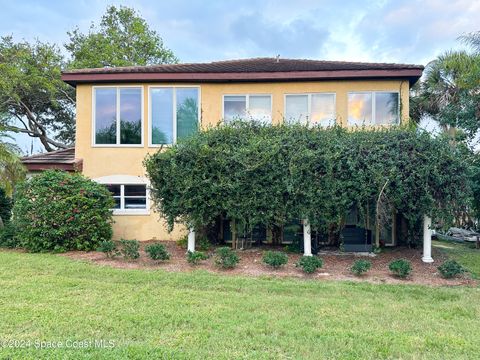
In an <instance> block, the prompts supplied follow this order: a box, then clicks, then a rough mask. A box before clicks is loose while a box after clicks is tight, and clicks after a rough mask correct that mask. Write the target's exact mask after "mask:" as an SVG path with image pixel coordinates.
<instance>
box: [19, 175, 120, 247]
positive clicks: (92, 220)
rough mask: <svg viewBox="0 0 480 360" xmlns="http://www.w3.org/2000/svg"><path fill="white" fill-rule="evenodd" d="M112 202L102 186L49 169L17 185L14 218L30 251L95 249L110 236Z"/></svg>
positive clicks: (22, 241)
mask: <svg viewBox="0 0 480 360" xmlns="http://www.w3.org/2000/svg"><path fill="white" fill-rule="evenodd" d="M113 206H114V201H113V198H112V195H111V193H110V192H109V191H108V190H107V188H106V187H105V186H103V185H101V184H98V183H96V182H95V181H92V180H90V179H87V178H86V177H84V176H82V175H81V174H78V173H75V174H69V173H67V172H63V171H53V170H50V171H45V172H43V173H41V174H39V175H36V176H34V177H32V178H31V179H29V180H27V181H26V182H24V183H23V184H20V185H18V187H17V192H16V196H15V204H14V207H13V213H14V217H13V222H14V223H15V227H16V229H17V237H18V239H19V241H20V244H21V246H23V247H25V248H26V249H27V250H29V251H32V252H42V251H56V252H61V251H67V250H95V249H97V247H98V245H99V244H100V242H102V241H105V240H110V239H111V237H112V226H111V223H112V211H111V210H110V209H112V208H113Z"/></svg>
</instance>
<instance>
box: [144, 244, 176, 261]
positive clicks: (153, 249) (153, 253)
mask: <svg viewBox="0 0 480 360" xmlns="http://www.w3.org/2000/svg"><path fill="white" fill-rule="evenodd" d="M145 252H146V253H147V254H148V256H149V257H150V259H152V260H161V261H165V260H168V259H170V254H169V253H168V251H167V249H166V248H165V245H163V244H150V245H147V246H146V247H145Z"/></svg>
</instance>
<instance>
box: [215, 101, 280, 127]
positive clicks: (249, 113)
mask: <svg viewBox="0 0 480 360" xmlns="http://www.w3.org/2000/svg"><path fill="white" fill-rule="evenodd" d="M223 119H224V120H225V122H226V123H229V122H232V121H234V120H251V121H259V122H265V123H271V122H272V97H271V95H224V96H223Z"/></svg>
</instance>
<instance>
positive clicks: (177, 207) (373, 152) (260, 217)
mask: <svg viewBox="0 0 480 360" xmlns="http://www.w3.org/2000/svg"><path fill="white" fill-rule="evenodd" d="M464 159H465V153H464V152H463V151H462V150H461V149H459V148H458V147H457V148H453V147H451V146H450V145H449V144H448V142H447V141H446V140H444V139H443V138H439V137H438V138H434V137H432V136H431V135H430V134H428V133H426V132H421V131H416V130H413V129H404V128H390V129H377V130H367V129H358V130H356V131H348V130H346V129H343V128H340V127H333V128H328V129H322V128H308V127H305V126H301V125H278V126H271V125H261V124H255V123H253V124H252V123H235V124H233V125H229V126H226V125H221V126H218V127H215V128H211V129H208V130H206V131H202V132H200V133H198V134H196V135H194V136H192V137H190V138H188V139H187V140H185V141H183V142H181V143H179V144H177V145H174V146H172V147H171V148H168V149H167V150H165V151H164V150H163V149H162V150H160V151H159V152H157V153H156V154H154V155H151V156H149V157H147V158H146V159H145V162H144V165H145V167H146V169H147V173H148V177H149V178H150V180H151V186H152V191H151V194H152V197H153V200H154V203H155V206H156V208H157V209H158V211H159V212H160V214H161V215H162V216H164V217H165V218H166V219H167V221H168V224H169V227H170V229H172V228H173V226H174V223H175V222H180V223H183V224H185V225H194V226H198V227H200V226H205V225H209V224H212V223H214V222H215V220H216V219H218V217H219V216H222V217H224V218H228V219H231V220H235V221H236V222H237V223H239V224H243V225H246V226H247V227H249V226H250V227H251V226H254V225H255V224H264V225H267V226H282V225H284V224H285V223H287V222H288V221H289V220H291V219H309V221H310V223H311V225H312V227H313V228H317V229H322V228H327V227H328V226H331V225H332V224H339V225H340V224H341V223H342V219H344V216H345V214H346V213H347V211H348V210H349V209H351V208H352V206H357V208H358V209H359V210H360V211H361V212H367V211H370V212H372V211H373V212H375V211H376V210H378V206H377V204H378V202H379V200H381V201H382V202H384V203H388V206H391V207H393V208H395V209H396V211H398V212H399V213H402V215H403V216H404V217H405V218H406V219H407V220H409V221H410V222H411V223H415V222H417V223H418V220H419V219H420V218H421V217H422V216H423V215H424V214H428V215H430V216H432V217H433V218H434V221H435V222H439V223H441V224H448V223H451V222H452V221H453V217H454V214H455V212H456V211H459V210H461V209H463V208H464V207H465V206H466V204H467V201H468V199H469V195H470V192H469V183H468V174H467V170H468V168H467V164H466V162H465V161H464ZM380 195H381V196H380Z"/></svg>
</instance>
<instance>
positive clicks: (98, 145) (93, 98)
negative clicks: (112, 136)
mask: <svg viewBox="0 0 480 360" xmlns="http://www.w3.org/2000/svg"><path fill="white" fill-rule="evenodd" d="M102 88H103V89H108V88H110V89H115V90H116V102H117V104H116V106H117V110H116V131H117V134H116V141H117V143H116V144H96V143H95V135H96V121H95V120H96V119H95V112H96V98H95V95H96V89H102ZM120 88H138V89H140V90H141V95H140V96H141V112H142V118H141V119H140V133H141V143H140V144H120ZM144 99H145V98H144V91H143V86H142V85H95V86H92V122H91V124H92V139H91V140H92V144H91V146H92V147H94V148H120V147H124V148H142V147H144V129H145V127H144V121H145V113H144V107H145V106H144V104H145V101H144Z"/></svg>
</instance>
